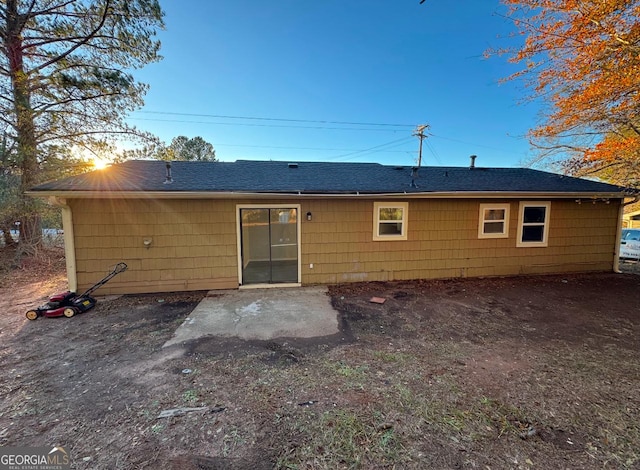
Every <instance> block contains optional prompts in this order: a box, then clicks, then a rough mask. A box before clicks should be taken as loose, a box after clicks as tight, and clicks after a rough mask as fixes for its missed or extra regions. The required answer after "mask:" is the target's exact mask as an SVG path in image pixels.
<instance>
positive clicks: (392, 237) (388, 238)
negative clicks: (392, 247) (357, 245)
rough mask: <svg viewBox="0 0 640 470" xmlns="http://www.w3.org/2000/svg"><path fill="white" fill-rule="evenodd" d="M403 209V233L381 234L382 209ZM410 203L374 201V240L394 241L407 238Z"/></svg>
mask: <svg viewBox="0 0 640 470" xmlns="http://www.w3.org/2000/svg"><path fill="white" fill-rule="evenodd" d="M385 208H391V209H397V208H401V209H402V220H401V221H400V222H401V223H402V233H400V234H398V235H380V231H379V229H380V209H385ZM408 214H409V203H408V202H374V203H373V240H374V241H394V240H406V239H407V233H408V232H407V226H408V219H409V217H408Z"/></svg>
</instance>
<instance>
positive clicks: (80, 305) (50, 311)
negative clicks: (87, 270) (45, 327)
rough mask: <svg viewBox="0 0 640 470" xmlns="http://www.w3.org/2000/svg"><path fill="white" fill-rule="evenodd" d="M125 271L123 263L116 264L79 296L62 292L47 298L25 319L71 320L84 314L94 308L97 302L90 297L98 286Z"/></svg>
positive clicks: (125, 267)
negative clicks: (77, 315) (58, 318)
mask: <svg viewBox="0 0 640 470" xmlns="http://www.w3.org/2000/svg"><path fill="white" fill-rule="evenodd" d="M126 270H127V265H126V264H125V263H118V264H116V267H115V268H114V269H113V271H111V272H110V273H109V274H107V276H106V277H105V278H104V279H101V280H100V281H98V282H97V283H95V284H94V285H93V286H91V287H90V288H89V289H87V291H86V292H85V293H83V294H81V295H78V294H76V293H75V292H70V291H67V292H62V293H61V294H57V295H54V296H52V297H51V298H49V301H48V302H47V303H46V304H44V305H42V306H40V307H38V308H36V309H33V310H29V311H28V312H27V318H28V319H29V320H35V319H37V318H38V317H41V316H45V317H62V316H65V317H67V318H71V317H72V316H74V315H75V314H76V313H84V312H86V311H87V310H90V309H92V308H93V307H95V305H96V303H97V301H96V299H95V298H93V297H91V294H92V293H93V292H94V291H95V290H96V289H97V288H98V287H100V286H103V285H105V284H106V283H107V282H109V280H111V278H113V277H114V276H116V275H118V274H120V273H122V272H124V271H126Z"/></svg>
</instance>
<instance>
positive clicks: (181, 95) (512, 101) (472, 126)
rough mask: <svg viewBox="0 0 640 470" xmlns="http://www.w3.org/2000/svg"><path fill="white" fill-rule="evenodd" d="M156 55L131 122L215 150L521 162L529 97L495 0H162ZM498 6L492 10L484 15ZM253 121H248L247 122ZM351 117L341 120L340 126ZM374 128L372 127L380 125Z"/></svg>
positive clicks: (264, 155) (243, 154) (321, 157)
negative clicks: (515, 75) (513, 76)
mask: <svg viewBox="0 0 640 470" xmlns="http://www.w3.org/2000/svg"><path fill="white" fill-rule="evenodd" d="M162 5H163V8H164V10H165V13H166V17H165V21H166V25H167V28H166V31H163V32H161V34H160V39H161V41H162V55H163V56H164V59H163V60H162V61H161V62H159V63H156V64H152V65H149V66H147V67H146V68H144V69H143V70H141V71H137V72H136V77H137V78H138V79H140V80H141V81H143V82H145V83H148V84H149V85H150V86H151V88H150V90H149V93H148V94H147V97H146V104H145V107H144V108H143V109H142V110H141V111H139V112H135V113H134V114H132V115H131V119H130V122H131V123H132V124H135V125H136V126H138V127H140V128H142V129H144V130H148V131H150V132H153V133H154V134H156V135H158V136H159V137H160V138H161V139H163V140H164V141H166V142H168V141H170V140H171V138H172V137H175V136H177V135H186V136H188V137H194V136H202V137H203V138H204V139H205V140H207V141H209V142H211V143H212V144H213V145H214V147H215V148H216V152H217V155H218V158H219V159H220V160H225V161H233V160H237V159H266V160H269V159H271V160H287V161H357V162H378V163H383V164H402V165H413V164H415V162H416V159H417V155H418V139H417V138H416V137H412V134H413V132H414V131H415V127H416V126H417V125H419V124H429V125H430V129H429V133H430V134H431V135H430V136H429V137H428V139H426V140H425V144H424V147H423V165H445V166H461V165H468V162H469V155H471V154H476V155H478V161H477V164H478V165H479V166H504V167H512V166H522V165H523V164H525V163H526V162H527V160H528V159H529V158H530V157H531V156H532V155H533V153H532V151H531V149H530V146H529V143H528V141H527V139H526V137H525V134H526V132H527V131H528V130H529V128H531V127H532V126H534V125H535V123H536V114H537V107H536V106H535V104H531V103H530V104H521V102H522V100H523V98H524V94H525V90H524V89H523V87H522V84H520V83H515V82H510V83H506V84H500V83H499V81H500V79H501V78H503V77H505V76H507V75H509V74H510V73H512V72H514V71H515V70H517V69H516V67H515V66H514V65H511V64H508V63H507V61H506V58H504V57H502V58H500V57H494V58H490V59H485V58H483V52H484V51H485V50H486V49H487V48H489V47H501V46H505V45H507V42H508V40H509V39H508V35H509V34H510V33H511V32H513V26H512V24H511V23H510V22H509V21H508V20H506V19H505V18H504V17H503V16H501V14H500V13H503V12H504V7H502V6H501V5H500V3H499V1H497V0H496V1H493V0H482V1H478V0H461V1H458V2H455V7H453V6H452V5H453V3H452V2H443V1H435V0H427V1H426V2H425V3H424V4H422V5H420V4H419V0H399V1H394V2H391V1H389V0H321V1H311V0H273V1H271V2H261V1H258V0H216V1H204V0H181V1H180V2H178V1H170V0H166V1H164V2H163V3H162ZM496 13H498V14H496ZM247 118H253V119H247ZM344 123H352V124H344ZM379 124H383V125H379Z"/></svg>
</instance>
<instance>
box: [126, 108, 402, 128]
mask: <svg viewBox="0 0 640 470" xmlns="http://www.w3.org/2000/svg"><path fill="white" fill-rule="evenodd" d="M137 112H138V113H141V114H160V115H166V116H190V117H210V118H217V119H244V120H253V121H279V122H300V123H313V124H341V125H347V126H382V127H413V126H414V125H413V124H393V123H388V122H382V123H379V122H353V121H329V120H315V119H286V118H268V117H257V116H231V115H224V114H197V113H177V112H170V111H137Z"/></svg>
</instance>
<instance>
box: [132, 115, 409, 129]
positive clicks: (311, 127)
mask: <svg viewBox="0 0 640 470" xmlns="http://www.w3.org/2000/svg"><path fill="white" fill-rule="evenodd" d="M129 120H132V121H153V122H181V123H186V124H213V125H217V126H245V127H277V128H289V129H323V130H334V131H371V132H401V129H367V128H359V127H328V126H287V125H284V124H251V123H247V122H213V121H186V120H180V119H148V118H136V117H130V118H129ZM373 125H376V124H373Z"/></svg>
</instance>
